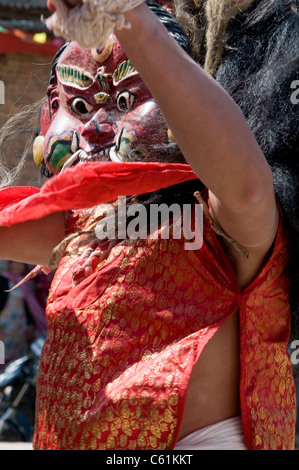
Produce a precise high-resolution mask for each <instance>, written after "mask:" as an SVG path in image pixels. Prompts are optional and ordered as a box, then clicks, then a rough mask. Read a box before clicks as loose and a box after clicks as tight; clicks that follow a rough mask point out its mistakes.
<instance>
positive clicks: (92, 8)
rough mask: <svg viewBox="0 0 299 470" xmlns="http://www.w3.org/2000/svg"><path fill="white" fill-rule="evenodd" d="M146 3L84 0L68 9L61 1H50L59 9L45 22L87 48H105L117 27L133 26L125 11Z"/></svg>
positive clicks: (51, 28)
mask: <svg viewBox="0 0 299 470" xmlns="http://www.w3.org/2000/svg"><path fill="white" fill-rule="evenodd" d="M143 2H144V0H126V1H125V0H83V2H82V3H80V4H78V5H76V6H75V7H74V8H68V7H67V6H66V5H65V3H64V2H63V1H62V0H51V3H52V5H53V6H54V7H55V8H56V11H55V13H53V15H52V16H50V18H48V19H47V20H46V25H47V27H48V28H49V29H50V30H51V31H53V33H54V34H55V36H58V37H62V38H64V39H66V40H68V41H77V42H78V43H79V44H80V46H82V47H83V48H85V49H94V48H99V47H104V46H105V44H106V42H107V40H108V38H109V36H110V35H111V34H112V33H113V31H114V30H115V29H116V28H117V29H121V28H130V24H129V23H126V22H125V17H124V13H125V12H126V11H128V10H132V9H133V8H135V7H137V6H138V5H140V4H141V3H143Z"/></svg>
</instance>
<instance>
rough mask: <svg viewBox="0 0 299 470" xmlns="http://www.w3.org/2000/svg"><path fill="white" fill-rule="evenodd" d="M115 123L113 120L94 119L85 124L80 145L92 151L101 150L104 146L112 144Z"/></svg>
mask: <svg viewBox="0 0 299 470" xmlns="http://www.w3.org/2000/svg"><path fill="white" fill-rule="evenodd" d="M115 132H116V130H115V125H114V124H113V123H111V122H99V121H98V120H96V119H92V120H90V121H89V122H87V123H86V124H85V126H84V127H83V129H82V131H81V136H82V138H83V139H80V147H81V148H83V150H85V151H87V152H90V151H93V150H100V149H101V148H103V147H106V146H108V145H112V144H113V143H114V137H115Z"/></svg>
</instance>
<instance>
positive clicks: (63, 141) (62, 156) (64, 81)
mask: <svg viewBox="0 0 299 470" xmlns="http://www.w3.org/2000/svg"><path fill="white" fill-rule="evenodd" d="M56 75H57V86H55V87H54V88H53V89H52V90H51V92H50V95H49V111H50V123H49V120H48V122H47V118H46V113H47V110H44V113H43V114H42V131H41V133H42V134H43V135H44V137H45V139H44V142H43V156H44V161H45V163H46V166H47V168H48V169H49V171H50V172H51V173H52V174H57V173H59V172H60V171H61V170H62V169H64V168H66V167H69V166H72V165H74V164H77V163H79V162H92V161H99V160H113V161H137V160H141V161H165V160H167V159H166V158H165V150H164V147H165V144H167V145H168V144H169V140H168V137H167V128H166V124H165V122H164V119H163V117H162V115H161V113H160V111H159V108H158V106H157V105H156V103H155V101H154V100H153V98H152V96H151V95H150V93H149V91H148V89H147V88H146V86H145V85H144V83H143V81H142V80H141V78H140V76H139V74H138V73H137V71H136V69H135V68H134V67H133V65H132V64H131V62H130V61H128V59H127V57H126V56H125V54H124V52H123V50H122V48H121V46H120V44H119V43H118V41H117V39H116V38H115V37H114V36H111V38H110V40H109V41H108V43H107V45H106V46H105V48H104V49H103V50H96V51H87V50H83V49H82V48H81V47H80V46H79V45H78V44H77V43H71V44H70V45H69V46H68V47H67V48H66V49H65V50H64V52H63V53H62V55H61V56H60V58H59V60H58V63H57V67H56ZM168 158H169V157H168Z"/></svg>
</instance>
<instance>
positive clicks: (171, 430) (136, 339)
mask: <svg viewBox="0 0 299 470" xmlns="http://www.w3.org/2000/svg"><path fill="white" fill-rule="evenodd" d="M91 220H92V219H89V220H87V223H90V222H91ZM204 234H205V242H204V244H203V246H202V248H201V249H200V250H198V251H197V252H193V251H186V250H184V247H183V243H184V240H183V239H182V240H173V239H170V240H163V239H161V237H160V238H158V239H156V240H154V239H147V240H138V241H136V242H129V241H128V242H125V243H123V244H120V245H117V246H115V247H114V248H113V249H112V251H111V252H110V254H109V256H108V258H107V259H106V260H104V261H101V262H100V263H99V264H98V266H97V267H96V268H95V270H94V271H93V272H92V273H91V274H90V276H89V278H88V279H86V280H84V281H83V282H82V283H81V284H79V286H76V288H77V289H78V288H79V287H80V289H81V291H80V295H81V297H80V296H79V297H78V296H77V295H75V294H72V293H73V292H77V291H75V290H74V289H76V288H72V283H71V274H72V272H73V271H74V269H75V268H76V263H77V259H78V257H77V256H76V255H75V254H76V251H77V247H78V240H73V241H72V242H71V243H70V245H69V246H68V254H69V255H68V256H65V257H64V258H63V260H62V262H61V264H60V266H59V268H58V270H57V271H56V275H55V278H54V280H53V283H52V286H51V291H50V295H49V301H48V306H47V321H48V337H47V340H46V343H45V346H44V349H43V353H42V358H41V365H40V371H39V380H38V386H37V406H36V434H35V439H34V447H35V448H36V449H53V450H55V449H84V450H85V449H99V450H107V449H132V450H133V449H155V450H163V449H171V448H173V447H174V445H175V442H176V439H177V434H178V429H179V425H180V419H181V416H182V408H183V403H184V398H185V397H184V393H185V392H184V390H186V386H187V383H188V380H189V377H190V374H191V371H192V367H193V365H194V363H195V362H196V360H197V358H198V356H199V354H200V352H201V351H202V349H203V348H204V346H205V344H206V343H207V341H208V340H209V338H210V336H211V332H212V331H215V330H216V329H217V328H219V327H220V326H221V324H222V323H223V322H224V321H225V320H226V319H227V318H228V316H229V315H231V314H232V313H234V312H235V311H236V309H237V308H240V316H241V317H242V319H243V320H242V322H241V332H242V339H241V367H242V384H241V385H242V386H241V401H242V415H243V423H244V432H245V434H246V436H245V437H246V440H247V445H248V447H250V446H252V447H256V448H268V447H270V446H272V447H273V448H274V447H275V448H282V447H284V448H290V447H291V446H292V441H293V432H294V419H295V411H294V389H293V382H292V379H291V369H290V363H289V359H288V356H287V353H286V343H287V339H288V332H289V311H288V307H287V301H286V298H285V294H284V293H283V288H284V282H286V281H284V279H285V272H284V268H285V264H286V260H287V255H286V251H285V250H284V249H283V246H284V245H283V243H284V240H283V232H282V230H280V232H279V236H278V240H277V242H276V245H277V248H274V252H273V255H272V256H271V258H270V260H269V261H268V263H267V265H266V266H265V268H264V270H263V271H262V273H261V275H260V277H259V278H258V279H257V280H256V281H255V283H256V284H252V286H251V290H250V289H248V290H247V291H245V292H244V293H243V295H241V293H240V291H239V288H238V285H237V283H236V279H235V277H234V276H233V272H232V268H231V267H230V265H229V263H228V261H227V258H226V256H225V254H224V252H223V250H222V248H221V246H220V244H219V242H218V240H217V238H216V236H215V234H214V233H213V231H212V229H211V227H210V225H209V222H207V221H206V222H205V226H204ZM72 253H73V255H72ZM216 260H217V261H216ZM89 281H90V282H89ZM261 283H263V286H262V290H263V302H261V300H260V299H261V298H260V297H259V296H260V295H261V294H260V289H261ZM258 288H259V291H258ZM273 288H274V289H275V298H272V295H273V294H272V291H273ZM78 292H79V291H78ZM258 292H259V294H258ZM258 295H259V296H258ZM74 305H76V307H74ZM245 333H246V337H245ZM273 410H274V411H275V412H274V413H273Z"/></svg>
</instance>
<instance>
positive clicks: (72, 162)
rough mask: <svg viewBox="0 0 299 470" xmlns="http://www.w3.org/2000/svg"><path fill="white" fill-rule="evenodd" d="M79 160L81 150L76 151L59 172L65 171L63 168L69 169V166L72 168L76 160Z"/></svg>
mask: <svg viewBox="0 0 299 470" xmlns="http://www.w3.org/2000/svg"><path fill="white" fill-rule="evenodd" d="M84 153H85V152H84ZM80 159H81V150H77V152H75V153H74V154H73V155H72V156H71V157H70V158H69V159H68V160H67V161H66V162H65V164H64V165H63V166H62V168H61V171H63V170H65V168H69V167H70V166H72V165H73V164H74V163H75V162H76V160H80Z"/></svg>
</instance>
